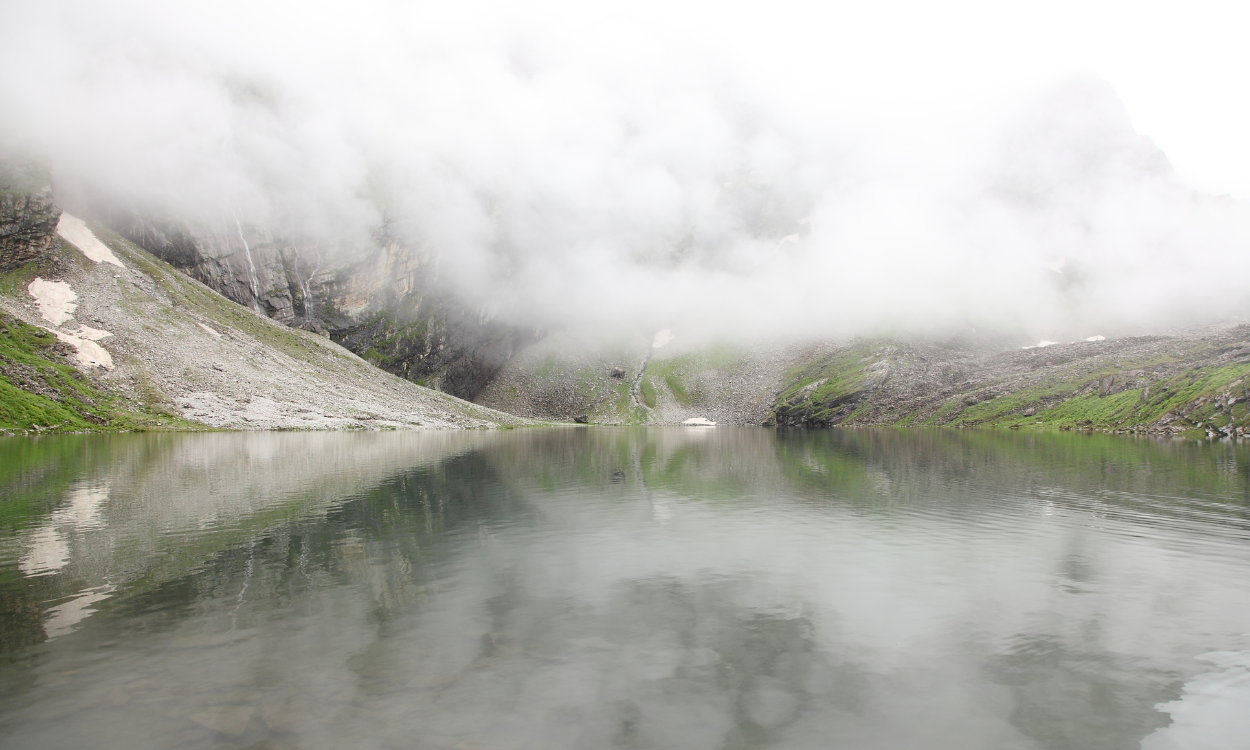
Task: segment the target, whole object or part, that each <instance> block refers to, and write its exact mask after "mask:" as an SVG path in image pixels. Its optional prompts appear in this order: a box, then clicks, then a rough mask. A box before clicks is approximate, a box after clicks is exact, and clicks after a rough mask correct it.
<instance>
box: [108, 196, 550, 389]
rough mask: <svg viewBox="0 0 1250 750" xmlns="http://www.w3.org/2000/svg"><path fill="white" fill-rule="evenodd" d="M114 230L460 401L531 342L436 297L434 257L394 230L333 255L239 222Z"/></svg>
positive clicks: (119, 217) (238, 297)
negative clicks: (521, 346) (367, 243)
mask: <svg viewBox="0 0 1250 750" xmlns="http://www.w3.org/2000/svg"><path fill="white" fill-rule="evenodd" d="M109 224H110V225H111V226H112V227H113V228H114V229H115V230H116V231H117V232H118V233H119V234H121V235H122V236H124V237H126V238H127V239H129V240H130V241H131V242H134V243H135V244H136V245H138V246H139V247H141V248H143V249H144V250H147V251H148V252H150V253H152V254H153V255H155V256H157V257H158V258H160V259H161V260H164V261H165V262H167V263H169V264H170V265H172V266H174V267H175V268H178V269H179V270H181V271H183V272H184V273H186V274H188V275H189V276H191V277H192V278H194V279H196V280H197V281H200V282H201V283H203V284H205V285H207V286H208V287H210V288H212V289H215V290H216V291H218V292H220V293H221V294H222V295H224V296H225V297H227V298H228V299H231V300H233V301H235V302H237V303H239V304H241V305H243V306H245V307H248V308H250V309H252V310H254V311H256V312H259V313H261V314H263V315H265V316H267V317H269V318H272V319H273V320H276V321H278V322H280V323H283V324H284V325H288V326H292V327H295V328H302V329H305V330H310V331H315V332H317V333H320V334H322V335H327V336H329V337H330V338H332V339H333V340H334V341H335V342H336V343H339V344H341V345H342V346H344V347H346V348H347V349H349V350H350V351H352V352H354V353H356V354H358V355H360V356H362V357H364V358H365V359H366V360H368V361H369V362H371V363H372V364H374V365H376V366H378V367H380V368H382V369H383V370H386V371H387V372H390V373H392V374H395V375H398V376H400V377H402V378H405V379H407V380H411V381H413V382H416V383H419V384H421V385H426V386H429V387H431V388H436V389H438V390H441V391H443V392H445V393H450V394H452V395H454V396H458V397H460V398H465V399H472V398H474V397H475V396H477V395H478V393H480V392H481V391H482V389H483V388H485V387H486V385H487V384H488V383H489V382H490V381H491V380H492V379H493V378H494V376H495V374H496V373H497V372H498V371H499V369H500V368H501V367H502V366H503V364H504V363H505V362H506V361H507V360H508V359H509V358H510V357H511V356H512V355H513V353H514V352H515V351H516V349H517V348H518V346H520V345H521V344H522V343H523V342H524V341H525V340H526V339H527V334H525V333H524V332H522V331H520V329H517V328H516V327H513V326H508V325H505V324H502V323H500V322H498V321H496V320H493V319H491V318H490V317H489V316H486V315H483V314H481V313H480V312H479V311H477V310H473V309H471V308H468V307H466V306H465V305H463V304H459V303H458V302H457V300H455V299H454V298H452V297H450V296H449V295H446V294H444V293H440V292H438V291H437V290H436V286H435V282H436V280H437V273H438V268H437V262H436V260H435V259H434V258H433V257H432V255H431V253H429V252H428V251H427V250H426V249H425V248H423V247H414V246H412V245H411V244H408V243H405V242H402V241H400V240H398V239H396V238H395V237H393V236H392V235H391V233H390V232H389V231H388V228H387V227H383V228H382V229H380V230H379V231H378V232H377V233H376V234H375V235H374V238H373V242H372V243H371V244H370V245H369V246H367V247H360V248H352V249H350V250H348V251H342V250H338V251H335V252H331V251H330V250H328V249H326V248H323V247H320V246H318V244H317V243H315V242H312V241H307V240H300V239H291V238H284V237H281V236H278V235H276V234H275V233H274V232H272V231H270V230H269V229H267V228H264V227H253V226H249V225H245V224H241V223H239V222H237V221H234V220H233V219H232V218H223V219H222V220H221V221H219V222H217V223H216V224H215V225H211V226H210V225H198V226H191V225H188V224H185V223H182V222H178V221H173V220H160V219H152V218H150V217H144V216H141V215H138V214H135V213H126V214H115V215H113V216H111V217H110V218H109Z"/></svg>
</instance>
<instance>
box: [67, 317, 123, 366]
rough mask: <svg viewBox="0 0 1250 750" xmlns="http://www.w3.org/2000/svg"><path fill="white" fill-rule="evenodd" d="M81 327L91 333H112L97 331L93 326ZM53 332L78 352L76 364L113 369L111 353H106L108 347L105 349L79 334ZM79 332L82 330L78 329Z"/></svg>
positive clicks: (109, 334)
mask: <svg viewBox="0 0 1250 750" xmlns="http://www.w3.org/2000/svg"><path fill="white" fill-rule="evenodd" d="M83 328H85V329H86V330H88V331H91V332H92V333H101V334H104V336H112V335H113V334H111V333H109V332H108V331H97V330H96V329H94V328H87V326H83ZM53 333H55V334H56V337H57V338H58V339H60V340H61V341H64V342H65V343H67V344H69V345H70V346H72V347H74V349H75V350H76V351H77V352H78V365H79V366H80V367H103V368H104V369H106V370H111V369H113V355H111V354H109V353H108V349H105V348H104V347H102V346H100V345H99V344H97V343H96V340H93V339H89V338H80V337H79V336H76V335H73V334H69V333H62V332H61V331H53ZM79 333H82V332H81V331H79ZM104 336H101V337H100V338H104Z"/></svg>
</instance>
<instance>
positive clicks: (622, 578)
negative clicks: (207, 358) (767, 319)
mask: <svg viewBox="0 0 1250 750" xmlns="http://www.w3.org/2000/svg"><path fill="white" fill-rule="evenodd" d="M1248 503H1250V448H1247V447H1244V446H1240V445H1234V444H1231V443H1215V444H1209V443H1205V444H1204V443H1194V442H1187V443H1183V442H1157V441H1151V440H1142V439H1132V438H1122V437H1114V436H1103V435H1079V434H1021V433H1018V432H991V431H919V430H917V431H908V430H852V431H838V430H831V431H816V432H805V431H793V432H786V431H775V430H769V429H763V428H729V429H725V428H717V429H682V428H663V429H661V428H656V429H642V428H639V429H627V428H620V429H616V428H560V429H534V430H511V431H505V432H494V431H491V432H487V431H470V432H450V431H448V432H436V431H430V432H398V433H367V434H341V433H330V434H327V433H259V434H185V435H182V434H160V435H113V436H64V437H46V438H37V439H17V438H10V439H5V440H3V441H0V656H2V657H3V658H0V747H13V748H18V747H23V748H26V747H30V748H34V747H38V748H82V747H92V748H139V747H162V748H167V747H168V748H172V747H179V748H181V747H186V748H201V747H203V748H224V747H252V748H343V747H352V748H459V749H460V750H494V749H497V750H509V749H519V748H536V749H537V748H544V749H546V748H611V747H622V748H678V747H680V748H683V749H691V750H694V749H698V748H773V747H775V748H828V747H845V748H1139V747H1140V748H1145V749H1146V750H1164V749H1167V748H1234V747H1238V748H1240V747H1244V745H1245V738H1246V737H1250V717H1248V716H1247V714H1248V713H1250V712H1247V711H1245V706H1247V705H1250V585H1247V581H1250V514H1248V512H1247V511H1248Z"/></svg>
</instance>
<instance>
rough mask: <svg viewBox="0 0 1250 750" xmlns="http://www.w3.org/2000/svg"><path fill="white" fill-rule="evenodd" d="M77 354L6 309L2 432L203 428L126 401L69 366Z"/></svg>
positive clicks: (1, 342)
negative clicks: (9, 313)
mask: <svg viewBox="0 0 1250 750" xmlns="http://www.w3.org/2000/svg"><path fill="white" fill-rule="evenodd" d="M71 352H72V349H70V348H69V347H67V346H66V345H65V344H62V343H60V342H59V341H57V339H56V336H54V335H53V334H51V333H49V332H48V331H45V330H43V329H42V328H37V327H35V326H32V325H28V324H26V323H23V322H21V321H19V320H16V319H15V318H13V317H11V316H9V315H5V314H3V313H0V431H3V432H5V433H13V432H34V433H40V432H85V431H119V430H146V429H203V426H202V425H200V424H198V423H195V422H190V421H188V420H185V419H182V418H181V417H178V416H177V415H174V414H168V413H164V412H161V411H157V410H149V409H147V408H142V407H141V408H139V409H135V408H133V406H132V405H130V404H124V403H123V399H120V398H118V397H116V396H113V395H111V394H110V393H109V392H108V391H107V390H106V389H105V388H104V387H103V386H102V385H100V384H99V383H97V382H94V381H93V380H92V379H91V378H90V377H89V376H87V375H84V374H83V373H82V372H80V371H79V370H78V369H77V368H76V367H74V366H73V365H71V364H69V361H68V359H67V357H68V356H69V355H70V354H71Z"/></svg>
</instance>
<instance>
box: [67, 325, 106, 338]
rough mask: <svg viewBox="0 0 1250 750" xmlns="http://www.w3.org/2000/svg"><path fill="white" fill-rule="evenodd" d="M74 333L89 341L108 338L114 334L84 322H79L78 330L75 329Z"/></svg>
mask: <svg viewBox="0 0 1250 750" xmlns="http://www.w3.org/2000/svg"><path fill="white" fill-rule="evenodd" d="M74 335H75V336H77V337H78V338H80V339H86V340H88V341H99V340H101V339H104V338H108V337H109V336H112V335H113V334H112V333H109V332H108V331H101V330H100V329H99V328H92V327H91V326H85V325H83V324H82V323H79V324H78V330H77V331H74Z"/></svg>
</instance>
